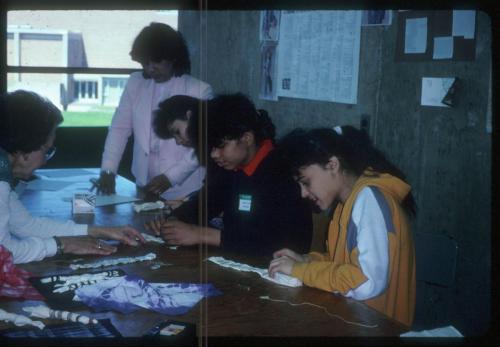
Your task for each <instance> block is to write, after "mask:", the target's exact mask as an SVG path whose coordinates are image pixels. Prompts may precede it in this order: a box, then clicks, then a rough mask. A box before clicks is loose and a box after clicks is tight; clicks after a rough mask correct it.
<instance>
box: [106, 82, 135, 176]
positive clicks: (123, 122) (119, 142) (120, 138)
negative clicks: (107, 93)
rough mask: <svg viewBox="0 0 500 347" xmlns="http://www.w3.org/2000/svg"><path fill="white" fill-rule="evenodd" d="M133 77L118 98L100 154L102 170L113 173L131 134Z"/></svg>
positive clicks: (115, 171) (116, 170) (116, 169)
mask: <svg viewBox="0 0 500 347" xmlns="http://www.w3.org/2000/svg"><path fill="white" fill-rule="evenodd" d="M133 78H134V77H133V76H132V75H131V76H130V77H129V80H128V81H127V84H126V85H125V89H124V91H123V94H122V96H121V98H120V103H119V104H118V107H117V108H116V110H115V113H114V115H113V119H112V120H111V125H110V126H109V128H108V135H107V136H106V142H105V143H104V153H103V154H102V163H101V169H102V170H111V171H113V172H114V173H117V172H118V166H119V164H120V161H121V158H122V155H123V152H124V150H125V146H126V145H127V141H128V138H129V137H130V135H131V134H132V130H133V125H132V112H133V95H131V93H132V91H131V89H132V84H133V82H134V81H133Z"/></svg>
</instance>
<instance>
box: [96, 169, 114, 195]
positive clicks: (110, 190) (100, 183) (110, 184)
mask: <svg viewBox="0 0 500 347" xmlns="http://www.w3.org/2000/svg"><path fill="white" fill-rule="evenodd" d="M115 185H116V182H115V174H114V173H113V172H111V171H101V174H100V176H99V179H98V180H97V182H96V183H95V188H96V190H97V193H98V194H101V193H102V194H105V195H110V194H115V193H116V190H115Z"/></svg>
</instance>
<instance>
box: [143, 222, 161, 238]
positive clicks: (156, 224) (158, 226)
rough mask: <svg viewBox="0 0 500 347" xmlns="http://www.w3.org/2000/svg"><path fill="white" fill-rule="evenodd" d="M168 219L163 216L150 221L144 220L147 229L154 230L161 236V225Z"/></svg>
mask: <svg viewBox="0 0 500 347" xmlns="http://www.w3.org/2000/svg"><path fill="white" fill-rule="evenodd" d="M165 222H166V219H165V218H163V217H156V218H154V219H152V220H150V221H148V222H144V229H146V230H147V231H152V232H154V233H155V235H156V236H160V234H161V227H162V225H163V224H165Z"/></svg>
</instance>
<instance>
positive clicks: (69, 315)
mask: <svg viewBox="0 0 500 347" xmlns="http://www.w3.org/2000/svg"><path fill="white" fill-rule="evenodd" d="M23 311H25V312H29V313H30V316H31V317H38V318H51V319H61V320H66V321H71V322H78V323H83V324H89V323H92V324H97V319H94V318H90V317H87V316H84V315H81V314H78V313H73V312H69V311H59V310H52V309H50V308H49V307H47V306H43V305H38V306H28V307H23Z"/></svg>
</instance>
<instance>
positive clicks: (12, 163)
mask: <svg viewBox="0 0 500 347" xmlns="http://www.w3.org/2000/svg"><path fill="white" fill-rule="evenodd" d="M62 121H63V118H62V115H61V112H60V111H59V110H58V109H57V108H56V107H55V106H54V105H53V104H52V103H51V102H50V101H48V100H47V99H44V98H42V97H40V96H39V95H37V94H35V93H33V92H28V91H23V90H18V91H15V92H12V93H7V94H4V95H2V96H0V244H1V245H2V246H4V247H5V248H7V249H8V250H9V251H10V252H11V253H12V256H13V260H14V263H27V262H30V261H37V260H42V259H43V258H45V257H50V256H53V255H56V254H61V253H68V254H98V255H109V254H111V253H113V252H115V251H116V247H112V246H109V245H106V244H103V243H101V242H99V238H104V239H114V240H118V241H121V242H122V243H125V244H128V245H132V246H137V245H139V242H144V238H143V236H142V235H141V233H139V232H138V231H137V230H135V229H133V228H131V227H129V226H120V227H97V226H88V225H84V224H75V223H74V222H72V221H66V222H60V221H55V220H51V219H48V218H37V217H33V216H31V215H30V214H29V212H28V211H27V210H26V209H25V208H24V206H23V205H22V204H21V202H20V201H19V199H18V196H17V194H16V193H15V191H14V190H13V187H14V185H15V181H16V180H18V179H28V178H30V177H31V175H32V174H33V171H34V170H36V169H38V168H39V167H41V166H42V165H44V164H45V163H46V161H47V160H49V159H50V158H51V157H52V156H53V155H54V153H55V147H54V140H55V136H56V128H57V126H58V125H59V124H60V123H61V122H62ZM137 240H139V242H138V241H137Z"/></svg>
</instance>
